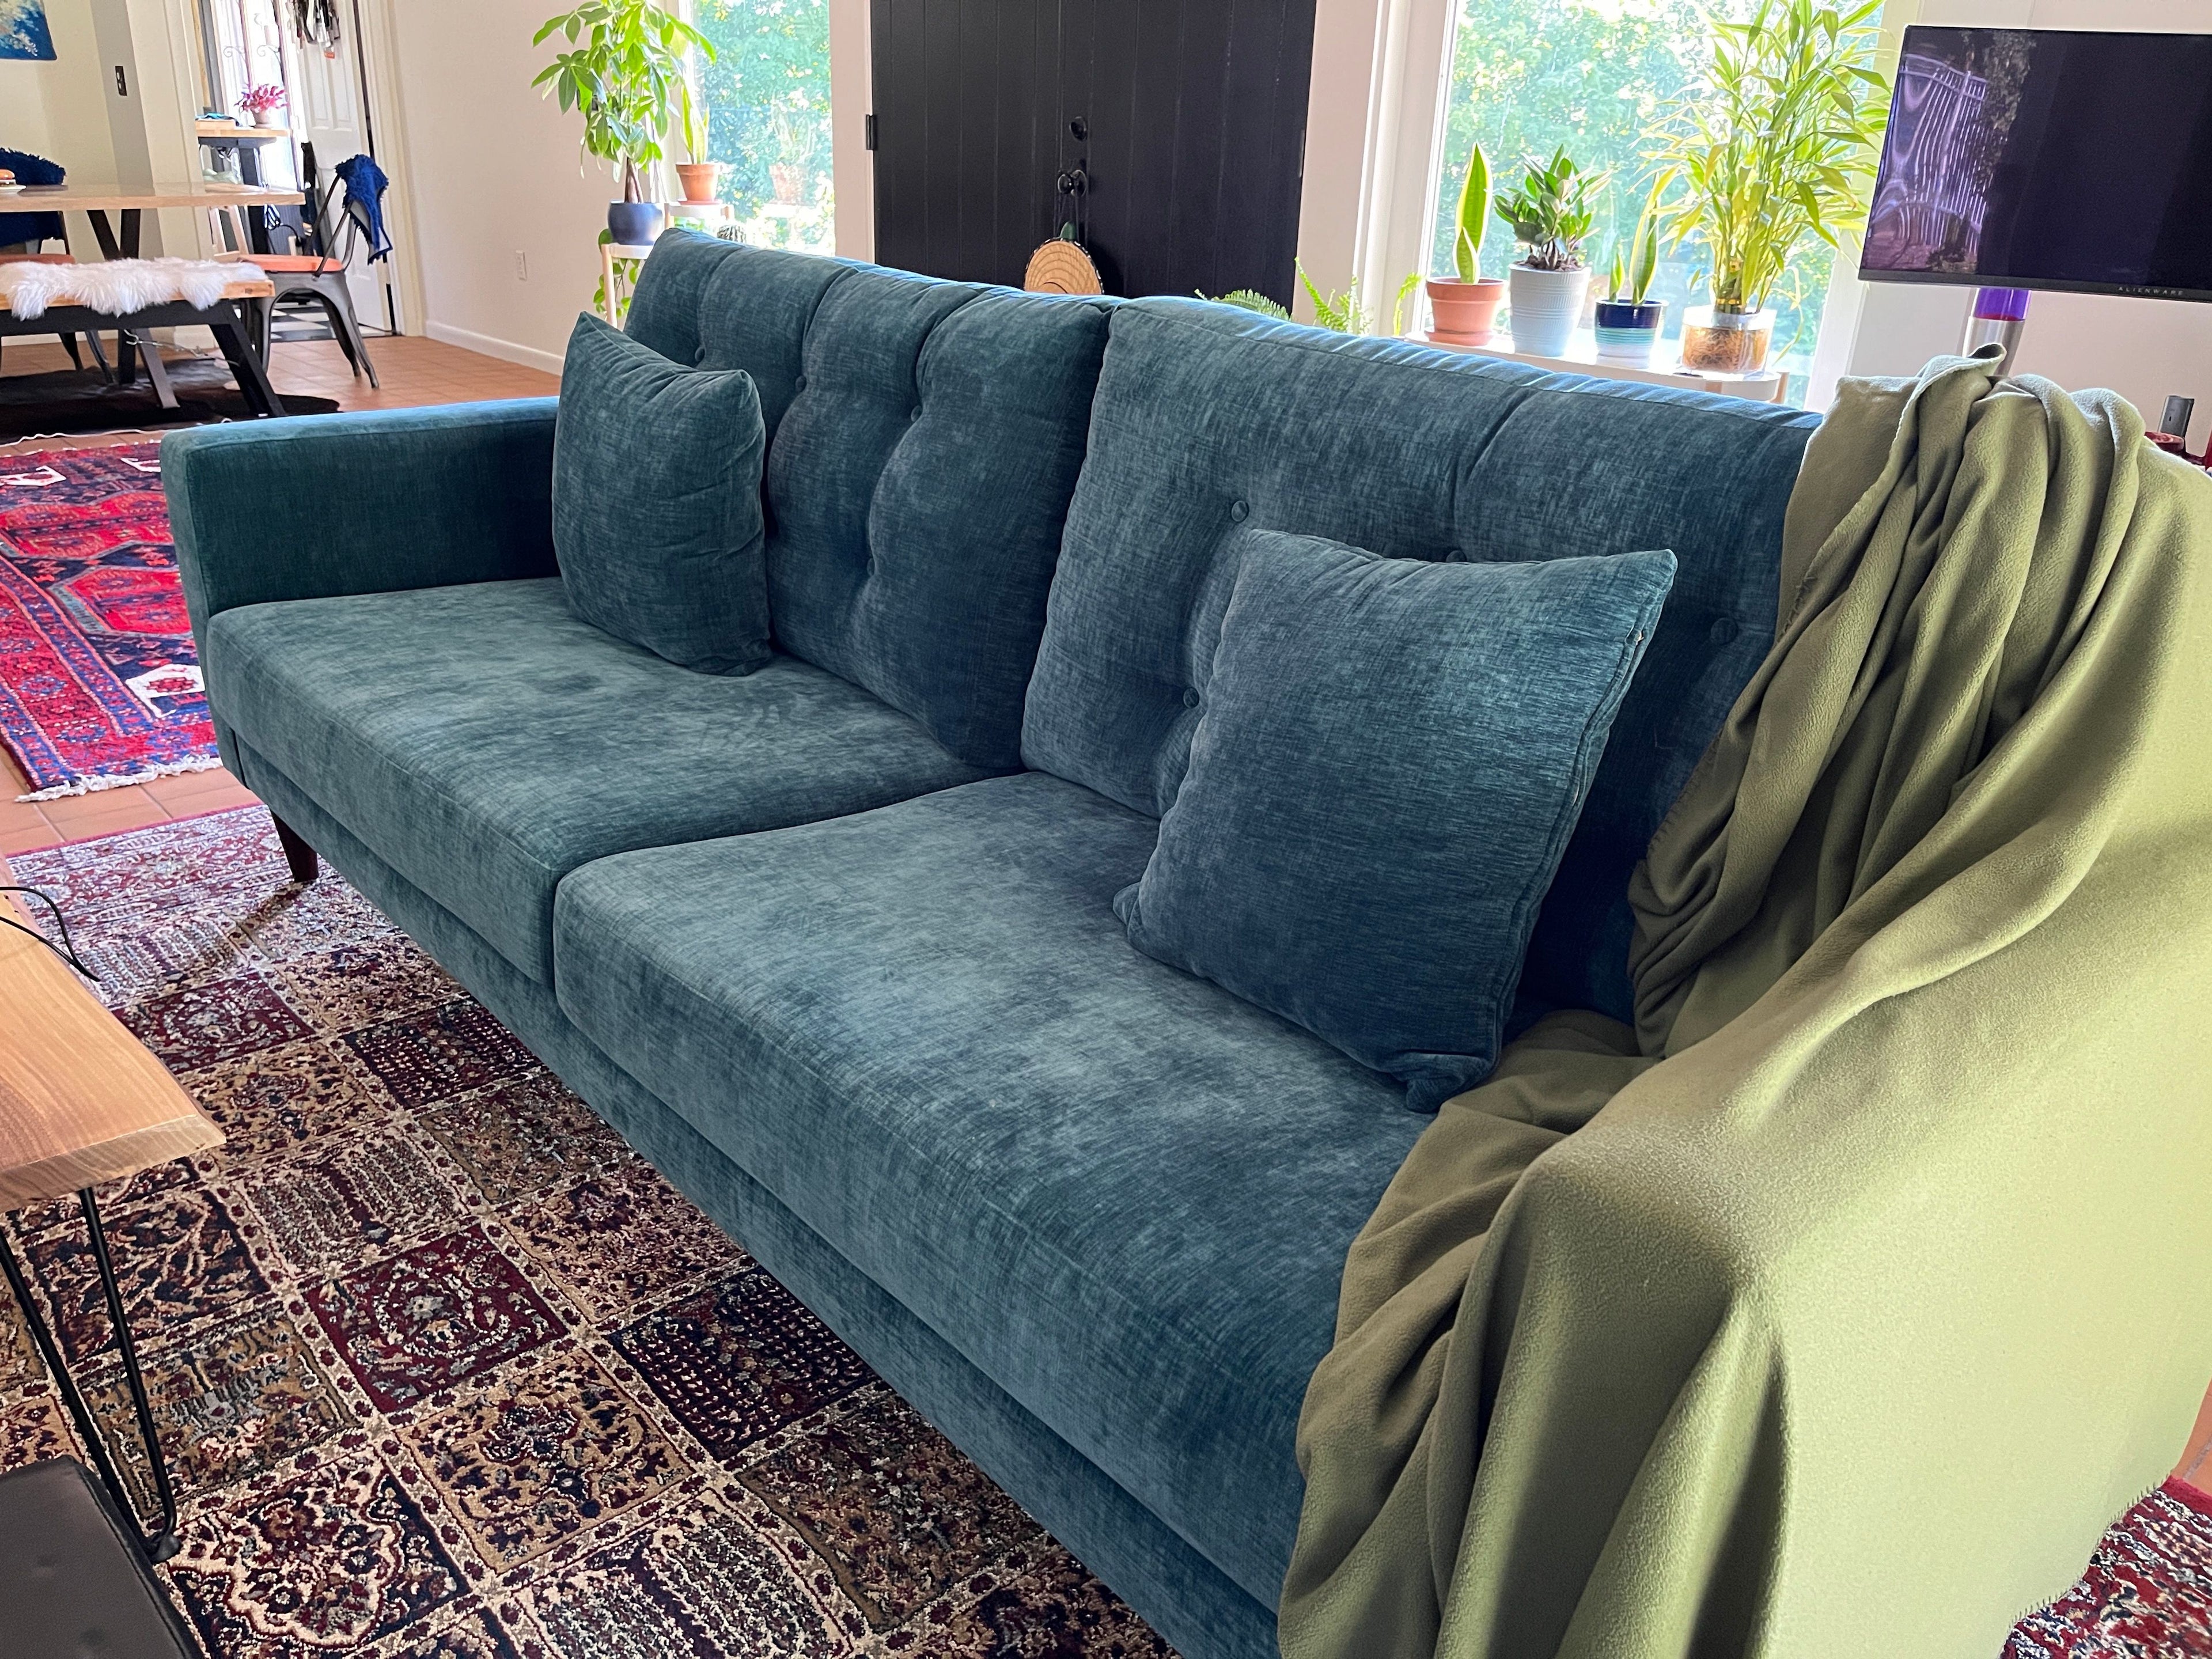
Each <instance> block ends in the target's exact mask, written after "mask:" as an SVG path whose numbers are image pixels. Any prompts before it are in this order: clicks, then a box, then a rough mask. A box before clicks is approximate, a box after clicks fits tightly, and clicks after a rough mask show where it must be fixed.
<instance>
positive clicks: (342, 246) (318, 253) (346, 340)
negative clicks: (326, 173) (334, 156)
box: [215, 163, 381, 389]
mask: <svg viewBox="0 0 2212 1659" xmlns="http://www.w3.org/2000/svg"><path fill="white" fill-rule="evenodd" d="M305 171H306V172H307V180H306V182H305V183H304V184H303V185H301V191H302V193H303V194H305V195H306V197H307V206H306V212H305V216H304V217H305V221H306V228H305V229H304V231H303V233H302V234H301V236H300V237H299V238H298V239H296V240H295V243H294V246H295V248H300V249H302V250H303V251H300V252H292V253H255V252H251V251H250V247H249V244H248V242H247V240H246V227H245V225H244V223H243V222H241V221H240V220H239V219H238V218H237V217H236V215H237V213H238V209H237V208H236V207H235V206H225V207H222V208H219V209H217V210H215V217H216V221H217V222H218V230H217V237H216V240H217V241H218V242H219V243H220V244H221V245H222V246H221V248H220V250H219V251H218V252H217V253H216V258H218V259H250V260H252V262H253V263H254V264H257V265H258V266H260V267H261V269H262V270H264V271H265V272H267V273H268V276H269V280H270V283H272V284H273V285H274V286H275V288H276V293H275V294H274V295H271V296H270V298H268V299H266V300H260V301H255V302H254V310H255V317H254V322H255V325H256V329H257V331H258V339H257V340H256V341H255V343H254V346H255V349H256V351H257V352H258V354H259V356H260V358H261V361H262V362H264V363H266V362H268V361H269V352H270V347H271V346H272V345H273V344H274V343H275V326H274V325H275V322H276V306H277V303H278V301H283V300H290V299H303V300H312V301H314V302H315V303H316V304H318V305H319V306H321V307H322V308H323V314H324V315H325V317H327V318H329V319H330V324H331V334H332V335H333V336H334V337H336V338H337V343H338V349H339V350H341V351H343V352H344V353H345V356H346V362H348V363H349V364H350V365H351V366H352V368H353V372H354V374H355V376H356V378H358V377H359V376H361V375H362V374H366V375H368V383H369V385H370V386H377V387H379V389H381V388H380V382H379V381H378V380H377V378H376V365H375V364H374V362H371V361H370V360H369V356H368V341H367V340H366V339H365V338H363V337H362V331H361V321H360V319H358V318H357V317H356V316H355V314H354V309H353V295H352V294H351V293H350V292H349V291H348V289H347V288H346V267H347V265H348V264H349V263H350V262H351V261H352V259H353V256H354V254H355V252H356V251H357V250H358V248H359V247H360V246H361V240H362V237H363V236H364V235H365V234H367V229H368V227H367V215H366V214H365V213H364V212H363V210H362V209H361V207H360V206H359V205H358V204H356V203H355V202H354V201H353V200H352V199H351V197H348V198H347V199H346V200H345V201H344V203H343V204H337V203H335V202H333V201H331V199H330V198H327V197H325V196H324V194H323V192H322V191H321V189H320V188H319V180H318V175H317V173H316V172H315V171H314V169H313V165H312V163H310V165H309V166H308V167H307V168H306V169H305ZM333 220H335V221H336V222H335V223H333V222H332V221H333Z"/></svg>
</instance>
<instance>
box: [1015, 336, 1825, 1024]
mask: <svg viewBox="0 0 2212 1659" xmlns="http://www.w3.org/2000/svg"><path fill="white" fill-rule="evenodd" d="M1817 424H1818V422H1817V421H1816V420H1815V419H1814V417H1812V416H1808V415H1804V414H1802V413H1800V412H1798V411H1796V410H1788V409H1781V408H1773V407H1768V406H1765V405H1760V404H1751V403H1747V402H1743V401H1741V400H1739V399H1733V398H1729V399H1724V398H1712V397H1708V396H1705V394H1703V393H1699V392H1676V391H1674V390H1673V389H1671V388H1666V387H1658V386H1644V385H1638V384H1632V383H1624V382H1618V381H1597V380H1582V379H1578V378H1576V377H1572V376H1565V375H1555V374H1543V373H1541V372H1540V371H1537V370H1535V369H1532V368H1525V367H1522V366H1520V365H1516V364H1511V363H1505V362H1498V361H1496V360H1492V359H1485V358H1480V357H1472V356H1452V355H1449V354H1444V353H1439V352H1435V351H1430V350H1426V349H1420V348H1418V347H1413V346H1407V345H1403V344H1400V343H1394V342H1388V341H1381V340H1369V339H1357V338H1349V337H1340V336H1336V337H1333V336H1329V335H1325V334H1322V333H1319V332H1317V331H1314V330H1311V329H1305V328H1299V327H1297V326H1294V325H1288V324H1284V323H1279V322H1272V321H1269V320H1267V319H1264V318H1258V317H1254V316H1251V315H1249V314H1248V313H1240V312H1235V311H1231V310H1228V309H1226V308H1225V307H1217V306H1209V305H1204V304H1200V303H1199V302H1196V301H1178V300H1144V301H1137V302H1134V303H1133V304H1129V305H1126V306H1123V307H1120V308H1118V309H1117V310H1116V312H1115V316H1114V323H1113V337H1112V343H1111V344H1110V346H1109V349H1108V350H1107V353H1106V362H1105V367H1104V369H1103V372H1102V374H1101V376H1100V380H1099V386H1098V393H1097V401H1096V403H1095V404H1094V406H1093V410H1092V416H1091V442H1090V453H1089V456H1088V459H1087V460H1086V462H1085V466H1084V471H1083V476H1082V480H1081V482H1080V483H1079V485H1078V486H1077V489H1076V492H1075V498H1074V501H1073V504H1072V506H1071V507H1070V510H1069V516H1068V522H1067V534H1066V540H1065V542H1064V544H1063V546H1062V550H1061V555H1060V566H1059V571H1058V574H1057V576H1056V577H1055V580H1054V585H1053V589H1052V595H1051V602H1050V605H1049V609H1048V619H1047V623H1046V627H1045V633H1044V639H1043V642H1042V648H1041V650H1040V653H1039V655H1038V659H1037V666H1036V674H1035V676H1034V677H1033V678H1032V679H1031V681H1030V693H1029V702H1028V711H1027V715H1026V719H1025V720H1024V726H1023V740H1022V752H1023V758H1024V761H1025V762H1026V763H1028V764H1029V765H1030V766H1032V767H1035V768H1036V769H1039V770H1042V771H1047V772H1052V773H1054V774H1057V775H1060V776H1061V777H1065V778H1068V779H1070V780H1072V781H1075V782H1077V783H1081V784H1085V785H1087V786H1088V787H1091V788H1093V789H1096V790H1097V791H1099V792H1100V793H1102V794H1105V795H1108V796H1110V797H1112V798H1113V799H1115V800H1117V801H1120V802H1121V803H1122V804H1123V805H1127V806H1131V807H1134V808H1136V809H1138V810H1139V811H1146V812H1150V813H1152V814H1153V815H1154V816H1158V815H1160V814H1162V813H1164V811H1166V810H1167V807H1168V805H1170V803H1171V802H1172V801H1173V800H1174V799H1175V796H1176V789H1177V787H1179V786H1180V784H1181V782H1182V774H1183V769H1184V767H1185V765H1186V764H1187V763H1188V758H1189V752H1190V739H1191V734H1192V732H1193V730H1194V728H1195V727H1196V726H1197V724H1198V720H1199V714H1200V706H1201V704H1202V702H1203V699H1204V695H1205V691H1206V681H1207V678H1208V675H1209V672H1210V670H1211V665H1212V660H1213V653H1214V647H1215V644H1216V642H1217V641H1218V635H1219V627H1220V619H1221V615H1222V611H1223V609H1224V607H1225V605H1226V604H1227V601H1228V597H1229V592H1230V588H1231V585H1232V583H1233V581H1234V579H1235V575H1236V573H1237V568H1238V565H1239V563H1240V562H1241V561H1242V559H1243V557H1244V556H1246V555H1247V553H1248V552H1249V550H1250V549H1251V546H1252V544H1254V542H1255V540H1256V539H1258V538H1255V536H1254V535H1253V534H1252V532H1255V531H1258V530H1263V529H1264V530H1279V531H1290V532H1296V533H1298V534H1303V535H1310V536H1322V537H1327V538H1329V539H1331V540H1334V541H1340V542H1345V543H1349V544H1352V545H1353V546H1356V547H1361V548H1365V549H1367V550H1370V551H1372V552H1375V553H1379V554H1383V555H1384V556H1389V557H1395V558H1425V559H1449V558H1461V559H1475V560H1499V559H1503V560H1524V559H1549V558H1566V557H1579V556H1595V555H1606V554H1620V553H1627V552H1632V551H1635V550H1638V549H1644V548H1671V549H1672V550H1674V555H1675V557H1676V559H1677V561H1678V562H1679V566H1680V568H1679V572H1678V574H1677V576H1676V578H1675V582H1674V592H1673V595H1672V597H1671V598H1670V599H1669V600H1668V604H1667V608H1666V611H1665V613H1664V615H1663V616H1662V618H1661V620H1660V623H1659V627H1658V629H1657V632H1656V635H1654V637H1653V639H1652V641H1651V643H1650V649H1649V650H1648V652H1647V653H1646V654H1645V656H1644V663H1643V665H1642V667H1641V668H1640V669H1639V670H1638V672H1637V676H1636V678H1635V680H1634V682H1633V683H1632V684H1631V686H1630V688H1629V690H1628V694H1627V697H1626V700H1625V702H1623V704H1622V707H1621V709H1620V714H1619V717H1618V718H1617V719H1616V720H1615V721H1614V723H1613V738H1612V741H1611V743H1610V744H1609V745H1608V747H1607V751H1606V757H1605V760H1604V763H1603V764H1602V766H1601V768H1600V769H1599V771H1598V775H1597V778H1596V781H1595V784H1594V785H1593V787H1592V788H1591V790H1590V793H1589V801H1588V804H1587V805H1585V807H1584V809H1583V816H1582V819H1581V822H1580V824H1579V825H1578V827H1577V829H1576V832H1575V836H1574V837H1573V840H1572V841H1571V842H1570V844H1569V846H1568V849H1567V853H1566V856H1565V860H1563V861H1562V863H1561V865H1560V869H1559V876H1558V878H1557V879H1556V880H1555V881H1554V882H1553V885H1552V888H1551V890H1550V892H1549V894H1548V895H1547V897H1546V899H1545V901H1544V907H1543V910H1542V913H1541V915H1540V916H1539V918H1538V921H1537V925H1536V928H1535V931H1534V934H1533V935H1532V937H1531V939H1530V942H1529V950H1528V962H1527V966H1526V969H1525V970H1524V972H1523V975H1522V981H1521V987H1520V990H1521V1001H1522V1008H1523V1010H1524V1011H1525V1012H1528V1013H1533V1012H1541V1011H1542V1010H1544V1009H1547V1008H1552V1007H1570V1006H1571V1007H1591V1008H1597V1009H1601V1010H1602V1011H1604V1012H1608V1013H1612V1014H1613V1015H1615V1016H1616V1017H1619V1018H1627V1017H1628V1015H1629V1013H1630V1012H1631V1005H1630V990H1629V984H1628V976H1627V957H1628V943H1629V935H1630V931H1631V927H1632V921H1631V918H1630V915H1629V911H1628V904H1627V886H1628V877H1629V872H1631V871H1632V869H1633V868H1634V866H1635V864H1636V861H1637V860H1638V859H1639V858H1641V857H1642V856H1643V853H1644V846H1645V844H1646V843H1647V842H1649V841H1650V838H1651V835H1652V832H1653V831H1654V830H1656V829H1657V828H1658V825H1659V821H1660V819H1661V818H1662V817H1663V816H1664V815H1665V813H1666V811H1667V809H1668V806H1670V805H1672V804H1673V802H1674V797H1675V796H1676V794H1678V793H1680V790H1681V787H1682V785H1683V783H1684V782H1685V781H1686V780H1687V778H1688V776H1689V773H1690V769H1691V768H1692V766H1693V765H1695V764H1696V763H1697V759H1698V757H1699V755H1700V754H1701V753H1702V752H1703V751H1704V750H1705V744H1707V743H1708V742H1709V741H1710V740H1711V738H1712V735H1713V733H1714V732H1716V731H1717V730H1718V729H1719V726H1720V723H1721V720H1722V719H1723V717H1724V716H1725V714H1727V712H1728V709H1729V705H1730V704H1731V703H1732V702H1734V701H1735V696H1736V694H1737V693H1738V692H1739V691H1740V690H1741V689H1742V687H1743V685H1744V684H1745V682H1746V681H1747V679H1748V678H1750V676H1751V672H1752V671H1753V669H1754V668H1755V667H1756V666H1757V665H1758V664H1759V659H1760V658H1761V657H1762V656H1763V655H1764V654H1765V651H1766V647H1767V646H1768V644H1769V642H1770V641H1771V638H1772V635H1773V629H1774V619H1775V608H1776V592H1775V589H1776V582H1777V574H1778V559H1779V556H1780V549H1781V536H1782V518H1783V513H1784V508H1785V507H1787V505H1788V503H1789V499H1790V489H1791V487H1792V486H1793V484H1794V483H1795V482H1796V475H1797V467H1798V463H1799V460H1800V459H1801V457H1802V453H1803V450H1804V447H1805V442H1806V440H1807V438H1808V436H1809V435H1810V434H1811V431H1812V429H1813V428H1814V426H1815V425H1817Z"/></svg>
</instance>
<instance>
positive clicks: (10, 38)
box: [0, 0, 54, 63]
mask: <svg viewBox="0 0 2212 1659" xmlns="http://www.w3.org/2000/svg"><path fill="white" fill-rule="evenodd" d="M53 56H54V37H53V35H52V33H50V32H49V31H48V30H47V28H46V0H0V58H40V59H43V60H45V61H46V62H47V63H52V61H53Z"/></svg>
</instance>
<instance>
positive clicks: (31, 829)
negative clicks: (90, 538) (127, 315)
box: [0, 337, 561, 855]
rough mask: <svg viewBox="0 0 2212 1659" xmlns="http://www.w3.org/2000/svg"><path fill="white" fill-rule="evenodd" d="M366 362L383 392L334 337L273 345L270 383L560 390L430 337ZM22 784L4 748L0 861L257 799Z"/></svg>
mask: <svg viewBox="0 0 2212 1659" xmlns="http://www.w3.org/2000/svg"><path fill="white" fill-rule="evenodd" d="M369 355H370V356H371V357H372V358H373V359H374V362H375V363H376V373H377V378H378V379H380V380H382V381H383V382H384V387H383V390H381V391H379V392H373V391H371V390H370V389H369V385H368V381H367V380H356V379H355V378H354V377H353V375H352V374H351V372H350V371H349V369H348V368H347V367H346V361H345V356H344V355H343V353H342V352H340V351H339V349H338V348H337V343H336V342H335V341H331V340H309V341H302V342H300V343H295V344H286V343H278V345H277V346H276V349H275V350H274V351H273V352H272V354H271V362H270V371H269V374H270V380H273V381H274V382H275V383H276V390H277V392H278V393H279V394H280V395H281V394H283V393H284V392H298V393H300V394H301V395H302V396H307V397H318V398H336V399H337V404H338V406H339V407H340V408H341V409H418V408H422V407H425V406H427V405H428V404H462V403H474V402H477V401H479V400H481V399H483V398H542V397H546V396H550V394H551V393H553V392H556V391H558V390H559V389H560V384H561V383H560V380H558V378H557V377H556V376H554V375H551V374H541V373H539V372H538V370H537V369H534V368H520V367H519V366H517V365H516V364H513V363H509V362H501V360H500V359H498V358H496V357H486V356H482V355H481V354H479V353H477V352H474V351H464V350H463V349H461V348H460V347H459V346H450V345H446V344H443V343H441V342H439V341H436V340H427V339H422V338H417V337H404V338H400V339H373V340H371V341H370V342H369ZM68 367H69V360H68V358H66V357H65V356H63V355H62V349H61V347H60V346H58V345H54V344H48V343H35V344H32V343H13V342H11V343H9V346H8V349H7V351H6V353H5V355H4V356H0V373H6V374H42V373H45V372H46V371H47V370H50V369H57V368H68ZM158 436H160V434H159V433H157V432H121V433H111V434H103V435H99V436H96V437H67V438H33V439H27V440H25V441H21V442H19V443H13V444H0V464H4V462H5V461H6V460H8V459H10V458H13V457H16V456H21V455H26V454H29V453H33V452H34V451H37V450H41V449H82V448H91V447H104V446H106V445H111V444H131V443H144V442H147V441H149V440H150V439H153V438H156V437H158ZM25 787H26V786H25V784H24V782H23V779H22V775H21V773H20V772H18V771H17V770H16V769H15V762H14V760H13V759H12V758H11V757H9V756H8V754H7V753H6V751H5V750H0V855H4V854H9V853H26V852H31V851H33V850H35V849H36V848H41V847H52V846H55V845H58V843H60V842H64V841H82V839H84V838H85V837H86V836H106V835H112V834H113V833H115V832H116V831H117V830H119V829H140V828H143V826H145V825H147V824H149V823H161V821H162V820H163V819H164V818H185V817H194V816H195V815H197V814H198V813H201V812H216V811H222V809H223V808H225V807H229V806H242V805H248V804H250V803H252V800H253V799H254V798H253V796H252V794H251V793H248V792H247V790H246V787H245V786H244V785H243V784H241V783H240V782H239V781H237V780H236V779H235V778H234V777H232V776H231V775H230V774H229V773H228V772H224V771H221V770H217V771H212V772H186V773H184V774H182V775H179V776H176V777H173V778H162V779H159V780H157V781H155V782H152V783H147V784H133V785H130V786H128V787H125V788H121V789H100V790H95V791H94V792H93V793H91V794H88V795H68V796H64V797H63V798H62V799H58V800H48V801H22V800H17V799H15V797H16V796H18V795H20V794H21V793H23V791H24V788H25Z"/></svg>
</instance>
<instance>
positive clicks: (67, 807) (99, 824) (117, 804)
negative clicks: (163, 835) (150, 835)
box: [39, 789, 169, 841]
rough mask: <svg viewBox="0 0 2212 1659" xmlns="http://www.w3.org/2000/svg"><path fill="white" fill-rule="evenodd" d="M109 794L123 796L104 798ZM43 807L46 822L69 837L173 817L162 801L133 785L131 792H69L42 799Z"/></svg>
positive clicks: (136, 826) (74, 838)
mask: <svg viewBox="0 0 2212 1659" xmlns="http://www.w3.org/2000/svg"><path fill="white" fill-rule="evenodd" d="M109 795H112V796H119V797H121V799H115V800H107V799H102V797H103V796H109ZM39 810H40V811H42V812H44V813H45V814H46V822H47V823H51V824H52V825H53V827H54V828H55V829H58V830H60V831H61V833H62V836H63V837H64V839H65V840H69V841H82V839H84V838H85V837H86V836H112V835H115V834H117V833H118V832H119V831H121V830H125V829H144V828H145V827H146V826H147V825H148V824H149V823H166V822H167V820H168V817H169V814H168V811H167V809H166V808H164V807H163V806H162V805H161V802H159V801H157V800H155V799H154V798H153V797H152V796H151V795H149V794H148V793H146V792H145V791H144V790H143V789H132V790H131V791H130V792H129V793H127V794H126V793H125V792H124V791H122V790H120V789H106V790H102V791H100V793H99V794H95V795H67V796H64V797H63V798H62V799H59V800H50V801H42V802H40V807H39Z"/></svg>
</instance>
